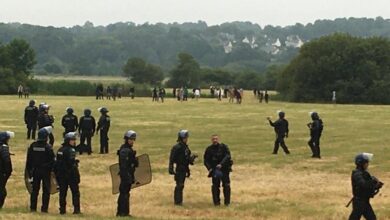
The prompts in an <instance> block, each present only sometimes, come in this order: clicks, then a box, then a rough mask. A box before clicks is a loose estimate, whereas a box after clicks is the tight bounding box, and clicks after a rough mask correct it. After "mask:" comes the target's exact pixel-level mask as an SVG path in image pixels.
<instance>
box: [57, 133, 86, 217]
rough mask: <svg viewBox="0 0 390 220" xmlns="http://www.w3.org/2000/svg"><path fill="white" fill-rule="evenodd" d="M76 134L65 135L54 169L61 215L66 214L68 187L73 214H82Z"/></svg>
mask: <svg viewBox="0 0 390 220" xmlns="http://www.w3.org/2000/svg"><path fill="white" fill-rule="evenodd" d="M76 139H77V136H76V133H75V132H70V133H67V134H65V137H64V143H63V144H62V146H61V148H60V149H59V150H58V152H57V161H56V164H55V167H54V172H55V174H56V178H57V182H58V185H59V187H60V201H59V202H60V214H62V215H63V214H65V213H66V195H67V193H68V187H69V188H70V191H71V192H72V202H73V208H74V209H73V214H81V212H80V190H79V183H80V173H79V168H78V164H79V161H78V160H76V150H75V149H74V147H75V146H76Z"/></svg>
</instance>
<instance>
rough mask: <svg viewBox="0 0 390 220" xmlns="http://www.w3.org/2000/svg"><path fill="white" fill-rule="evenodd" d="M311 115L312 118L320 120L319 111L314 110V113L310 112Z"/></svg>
mask: <svg viewBox="0 0 390 220" xmlns="http://www.w3.org/2000/svg"><path fill="white" fill-rule="evenodd" d="M310 116H311V119H312V120H318V119H319V118H320V116H319V115H318V113H317V112H312V113H311V114H310Z"/></svg>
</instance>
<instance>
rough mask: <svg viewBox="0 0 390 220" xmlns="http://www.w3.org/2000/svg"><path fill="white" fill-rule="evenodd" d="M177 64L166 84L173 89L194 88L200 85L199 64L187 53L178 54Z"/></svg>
mask: <svg viewBox="0 0 390 220" xmlns="http://www.w3.org/2000/svg"><path fill="white" fill-rule="evenodd" d="M177 57H178V61H179V62H178V64H177V65H176V67H175V68H174V69H173V70H172V71H171V78H170V80H169V82H168V85H169V86H173V87H181V86H187V87H196V86H199V83H200V66H199V63H198V62H197V61H196V60H195V59H194V57H192V56H191V55H190V54H187V53H179V54H178V56H177Z"/></svg>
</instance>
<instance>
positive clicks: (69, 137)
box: [64, 132, 77, 144]
mask: <svg viewBox="0 0 390 220" xmlns="http://www.w3.org/2000/svg"><path fill="white" fill-rule="evenodd" d="M76 139H77V133H76V132H69V133H67V134H65V136H64V143H66V144H68V143H69V141H71V140H76Z"/></svg>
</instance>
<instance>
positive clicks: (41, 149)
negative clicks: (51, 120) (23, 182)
mask: <svg viewBox="0 0 390 220" xmlns="http://www.w3.org/2000/svg"><path fill="white" fill-rule="evenodd" d="M51 132H52V127H44V128H41V129H40V130H39V131H38V140H37V141H36V142H34V143H32V144H31V145H30V147H29V148H28V152H27V162H26V170H27V172H28V176H29V178H30V180H32V192H31V197H30V210H31V211H32V212H36V211H37V201H38V194H39V189H40V188H41V182H42V191H43V195H42V207H41V212H44V213H47V212H48V208H49V201H50V177H51V171H52V170H53V166H54V162H55V155H54V151H53V147H52V146H51V145H49V144H48V143H47V139H48V136H49V134H50V133H51Z"/></svg>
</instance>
